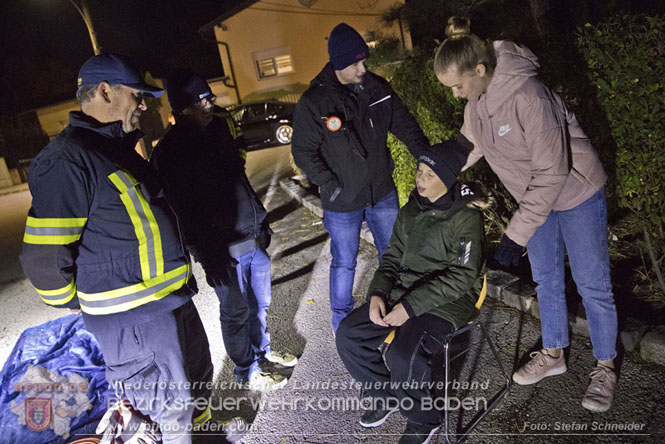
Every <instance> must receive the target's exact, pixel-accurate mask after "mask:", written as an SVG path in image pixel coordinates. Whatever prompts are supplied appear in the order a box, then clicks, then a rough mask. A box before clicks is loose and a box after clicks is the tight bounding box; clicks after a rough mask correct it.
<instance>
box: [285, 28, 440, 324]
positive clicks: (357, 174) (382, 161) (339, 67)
mask: <svg viewBox="0 0 665 444" xmlns="http://www.w3.org/2000/svg"><path fill="white" fill-rule="evenodd" d="M328 53H329V55H330V62H329V63H328V64H326V66H325V67H324V68H323V70H322V71H321V72H320V73H319V75H318V76H316V78H315V79H314V80H312V82H311V83H310V88H309V89H308V90H307V91H306V92H305V93H304V94H303V96H302V97H301V99H300V100H299V101H298V105H297V106H296V110H295V114H294V118H293V142H292V152H293V157H294V159H295V162H296V164H297V165H298V166H299V167H300V168H302V170H303V171H304V172H305V173H306V174H307V177H308V179H309V180H310V181H311V182H313V183H314V184H316V185H318V186H319V190H320V193H321V203H322V206H323V210H324V217H323V223H324V225H325V227H326V229H327V230H328V232H329V233H330V252H331V254H332V263H331V265H330V308H331V309H332V327H333V332H335V331H336V330H337V326H338V325H339V323H340V321H341V320H342V319H344V317H345V316H346V315H347V314H348V313H349V312H350V311H351V310H352V309H353V304H354V300H353V296H352V289H353V279H354V276H355V270H356V256H357V255H358V244H359V242H360V227H361V225H362V222H363V220H365V221H367V225H368V226H369V229H370V230H371V232H372V235H373V237H374V244H375V245H376V249H377V250H378V253H379V259H380V258H381V255H382V254H383V251H384V250H385V249H386V247H387V245H388V241H389V240H390V235H391V233H392V229H393V225H394V223H395V218H396V217H397V211H398V209H399V204H398V200H397V193H396V191H395V184H394V183H393V180H392V171H393V161H392V158H391V156H390V151H389V150H388V148H387V146H386V139H387V136H388V131H390V132H391V133H393V134H394V135H395V136H397V138H398V139H400V140H401V141H402V142H404V143H405V144H406V146H407V148H408V149H409V151H410V152H411V154H413V155H414V156H416V155H417V154H418V152H419V151H420V150H421V149H423V148H426V147H429V141H428V140H427V138H426V137H425V135H424V134H423V132H422V131H421V129H420V127H419V126H418V124H417V123H416V120H415V119H414V118H413V116H412V115H411V114H410V113H409V111H408V110H407V109H406V107H405V106H404V105H403V104H402V101H401V100H400V99H399V97H398V96H397V94H395V91H393V89H392V88H391V87H390V85H389V84H388V82H387V81H386V80H385V79H383V78H381V77H379V76H377V75H375V74H373V73H371V72H368V71H367V69H366V68H365V61H366V60H367V58H368V57H369V50H368V48H367V45H366V44H365V41H364V40H363V38H362V37H361V36H360V34H358V32H356V30H354V29H353V28H352V27H350V26H349V25H347V24H346V23H340V24H339V25H337V26H336V27H335V28H334V29H333V30H332V32H331V33H330V37H329V38H328Z"/></svg>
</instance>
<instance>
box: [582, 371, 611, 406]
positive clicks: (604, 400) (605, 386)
mask: <svg viewBox="0 0 665 444" xmlns="http://www.w3.org/2000/svg"><path fill="white" fill-rule="evenodd" d="M616 384H617V374H616V373H615V372H614V369H611V368H609V367H606V366H604V365H602V364H598V365H597V366H596V368H594V369H593V371H592V372H591V382H590V383H589V387H587V389H586V393H585V394H584V399H583V400H582V407H584V408H585V409H587V410H591V411H592V412H606V411H608V410H609V409H610V407H612V400H613V399H614V387H615V386H616Z"/></svg>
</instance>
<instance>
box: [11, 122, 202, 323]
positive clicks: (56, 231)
mask: <svg viewBox="0 0 665 444" xmlns="http://www.w3.org/2000/svg"><path fill="white" fill-rule="evenodd" d="M141 136H142V133H141V132H140V131H134V132H132V133H129V134H126V133H124V132H123V131H122V124H121V122H113V123H110V124H102V123H100V122H98V121H97V120H95V119H93V118H91V117H89V116H87V115H85V114H83V113H82V112H72V113H70V115H69V125H68V126H67V127H66V128H65V129H64V130H63V131H62V133H60V134H59V135H58V136H57V137H56V138H55V139H53V141H51V143H49V144H48V145H47V146H46V148H44V149H43V150H42V151H41V152H40V153H39V154H38V155H37V157H36V158H35V159H34V161H33V162H32V164H31V167H30V178H29V184H30V191H31V193H32V199H33V200H32V207H31V208H30V212H29V214H28V220H27V223H26V228H25V235H24V238H23V250H22V252H21V264H22V266H23V270H24V271H25V274H26V275H27V276H28V278H29V279H30V281H31V282H32V284H33V286H34V287H35V289H36V290H37V292H38V293H39V295H40V296H41V298H42V300H43V301H44V302H45V303H47V304H49V305H52V306H54V307H69V308H78V307H79V306H80V308H81V310H82V311H83V312H84V313H87V314H88V315H110V314H116V313H130V312H134V313H135V314H136V313H138V312H141V313H148V312H149V313H157V312H161V311H163V310H173V309H175V308H177V307H178V306H180V305H182V304H184V303H185V302H187V301H188V300H189V299H190V297H191V295H192V294H193V293H194V292H195V290H194V288H195V281H194V280H193V278H192V273H191V266H190V262H189V256H188V255H187V253H186V251H185V249H184V247H183V245H182V243H181V241H180V236H179V233H178V228H177V224H176V221H175V218H174V214H173V212H172V211H171V209H170V207H169V206H168V203H167V202H166V201H165V199H164V198H163V197H160V186H159V181H158V179H157V178H156V177H155V175H154V174H153V172H152V169H151V168H150V165H149V164H148V163H147V162H146V161H145V160H144V159H143V158H142V157H141V156H139V155H138V154H137V153H136V151H135V150H134V147H135V145H136V143H137V141H138V140H139V139H140V137H141ZM190 279H191V281H190ZM94 317H96V316H94Z"/></svg>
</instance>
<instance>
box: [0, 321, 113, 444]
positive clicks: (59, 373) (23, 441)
mask: <svg viewBox="0 0 665 444" xmlns="http://www.w3.org/2000/svg"><path fill="white" fill-rule="evenodd" d="M0 390H1V392H0V441H1V442H2V443H3V444H46V443H48V444H62V443H66V442H68V441H71V440H75V439H77V438H81V437H82V436H81V435H82V434H91V433H94V430H95V427H96V425H97V423H98V422H99V420H100V419H101V417H102V416H103V415H104V413H105V412H106V408H107V404H108V400H109V399H111V398H114V394H113V392H112V391H111V390H110V388H109V386H108V383H107V382H106V379H105V378H104V359H103V358H102V353H101V351H100V349H99V345H98V344H97V341H96V340H95V338H94V337H93V336H92V334H91V333H90V332H88V331H87V330H86V329H85V326H84V324H83V320H82V318H81V316H80V315H75V314H72V315H69V316H66V317H63V318H60V319H56V320H53V321H50V322H47V323H45V324H42V325H39V326H37V327H32V328H29V329H27V330H25V331H24V332H23V333H22V334H21V337H20V338H19V340H18V341H17V343H16V345H15V346H14V349H13V350H12V353H11V354H10V355H9V358H8V359H7V362H6V363H5V366H4V368H3V369H2V372H1V373H0Z"/></svg>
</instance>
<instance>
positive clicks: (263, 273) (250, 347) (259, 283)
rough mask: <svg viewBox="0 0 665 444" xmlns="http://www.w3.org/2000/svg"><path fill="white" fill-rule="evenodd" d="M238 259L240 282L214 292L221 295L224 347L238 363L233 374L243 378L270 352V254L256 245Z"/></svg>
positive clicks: (236, 258)
mask: <svg viewBox="0 0 665 444" xmlns="http://www.w3.org/2000/svg"><path fill="white" fill-rule="evenodd" d="M235 260H237V261H238V265H237V266H236V271H237V273H238V282H237V285H236V284H235V283H234V284H233V285H230V286H218V287H215V293H217V297H218V298H219V310H220V317H219V318H220V322H221V324H222V338H223V340H224V348H225V349H226V353H227V354H228V355H229V358H230V359H231V361H233V363H234V364H235V368H234V369H233V374H234V375H235V377H236V379H237V380H238V381H241V382H244V381H247V380H248V379H249V378H250V377H251V376H252V375H253V374H254V373H255V372H257V371H260V366H259V361H260V360H261V359H262V358H263V357H264V356H265V354H266V353H268V352H270V334H269V333H268V328H267V321H268V307H270V301H271V300H272V291H271V288H270V258H269V257H268V255H267V254H266V252H265V251H263V250H262V249H260V248H257V249H255V250H251V251H248V252H247V253H244V254H241V255H239V256H236V257H235Z"/></svg>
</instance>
